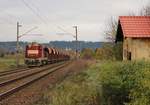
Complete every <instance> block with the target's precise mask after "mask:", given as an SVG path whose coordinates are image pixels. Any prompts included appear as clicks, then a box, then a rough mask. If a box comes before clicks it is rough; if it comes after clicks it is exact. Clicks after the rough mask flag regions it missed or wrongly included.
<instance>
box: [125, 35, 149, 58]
mask: <svg viewBox="0 0 150 105" xmlns="http://www.w3.org/2000/svg"><path fill="white" fill-rule="evenodd" d="M130 54H131V60H141V59H145V60H150V38H149V39H148V38H145V39H144V38H141V39H139V38H138V39H137V38H136V39H135V38H134V39H133V38H125V39H124V43H123V60H129V58H130Z"/></svg>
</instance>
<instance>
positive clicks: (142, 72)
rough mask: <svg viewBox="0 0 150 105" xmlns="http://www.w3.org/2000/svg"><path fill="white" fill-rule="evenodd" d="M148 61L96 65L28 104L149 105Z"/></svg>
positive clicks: (149, 72) (149, 66) (68, 78)
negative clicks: (33, 102)
mask: <svg viewBox="0 0 150 105" xmlns="http://www.w3.org/2000/svg"><path fill="white" fill-rule="evenodd" d="M149 77H150V62H146V61H138V62H115V61H113V62H112V61H105V62H97V63H95V64H93V65H91V66H89V67H88V68H86V69H85V70H84V71H81V72H79V73H77V74H73V75H70V76H68V77H67V78H66V79H64V80H63V81H62V82H61V83H60V84H57V85H56V86H55V87H54V88H53V89H51V88H50V86H51V85H50V86H49V89H48V90H47V92H46V93H45V94H43V96H42V97H41V98H40V100H38V101H37V102H36V103H35V104H31V105H124V104H125V103H126V105H149V103H150V99H149V96H150V95H149V92H150V78H149Z"/></svg>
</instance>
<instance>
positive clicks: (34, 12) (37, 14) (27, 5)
mask: <svg viewBox="0 0 150 105" xmlns="http://www.w3.org/2000/svg"><path fill="white" fill-rule="evenodd" d="M21 1H22V2H23V4H24V5H25V6H26V7H27V8H28V9H30V10H31V11H32V13H33V14H35V15H36V16H37V17H38V18H39V19H40V20H41V21H42V22H43V23H44V24H46V25H47V22H46V21H45V20H44V19H43V18H42V17H41V15H39V13H37V12H36V11H35V10H34V9H33V8H32V7H31V6H30V5H29V4H28V3H27V2H26V1H25V0H21Z"/></svg>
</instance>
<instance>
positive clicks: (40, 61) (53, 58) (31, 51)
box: [25, 43, 70, 66]
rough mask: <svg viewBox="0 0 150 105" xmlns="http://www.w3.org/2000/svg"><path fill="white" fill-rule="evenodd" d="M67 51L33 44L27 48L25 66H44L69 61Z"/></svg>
mask: <svg viewBox="0 0 150 105" xmlns="http://www.w3.org/2000/svg"><path fill="white" fill-rule="evenodd" d="M69 59H70V56H69V54H67V52H66V51H64V50H60V49H56V48H52V47H47V46H44V45H42V44H38V43H32V44H28V45H27V46H26V48H25V64H26V65H28V66H42V65H46V64H51V63H57V62H61V61H66V60H69Z"/></svg>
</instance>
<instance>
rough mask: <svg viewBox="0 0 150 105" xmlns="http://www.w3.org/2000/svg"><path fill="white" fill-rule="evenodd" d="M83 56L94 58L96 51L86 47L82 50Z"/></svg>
mask: <svg viewBox="0 0 150 105" xmlns="http://www.w3.org/2000/svg"><path fill="white" fill-rule="evenodd" d="M81 57H82V58H83V59H93V58H94V51H93V50H92V49H90V48H85V49H83V50H82V51H81Z"/></svg>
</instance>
